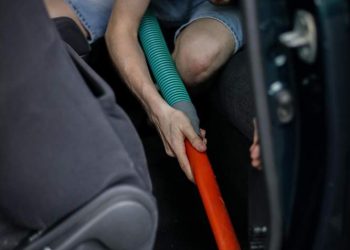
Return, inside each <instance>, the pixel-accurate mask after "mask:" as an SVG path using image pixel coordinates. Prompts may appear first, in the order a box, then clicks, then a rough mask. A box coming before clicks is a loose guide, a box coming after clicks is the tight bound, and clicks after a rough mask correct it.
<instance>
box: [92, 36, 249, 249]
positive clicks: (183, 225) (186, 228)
mask: <svg viewBox="0 0 350 250" xmlns="http://www.w3.org/2000/svg"><path fill="white" fill-rule="evenodd" d="M101 59H103V60H104V63H103V64H101V63H100V62H101ZM89 60H90V65H91V66H92V67H93V68H94V69H95V70H96V71H97V72H98V73H99V74H100V75H101V76H102V77H103V78H104V79H105V80H106V81H107V82H108V83H109V84H110V85H111V87H112V88H113V89H114V91H115V94H116V98H117V102H118V104H119V105H120V106H122V108H123V109H124V110H125V111H126V113H127V114H128V115H129V117H130V118H131V120H132V121H133V123H134V125H135V127H136V129H137V130H138V132H139V135H140V137H141V139H142V142H143V145H144V148H145V152H146V156H147V161H148V166H149V171H150V175H151V179H152V182H153V192H154V195H155V197H156V199H157V205H158V210H159V224H158V232H157V238H156V242H155V248H154V249H155V250H165V249H181V250H187V249H188V250H197V249H198V250H211V249H217V248H216V244H215V240H214V238H213V236H212V233H211V230H210V226H209V223H208V220H207V218H206V215H205V212H204V208H203V205H202V203H201V200H200V197H199V193H198V191H197V189H196V186H195V185H194V184H193V183H191V182H190V181H188V180H187V179H186V177H185V175H184V173H183V172H182V171H181V169H180V167H179V165H178V163H177V161H176V159H174V158H171V157H169V156H167V155H166V154H165V151H164V148H163V145H162V142H161V140H160V137H159V136H158V134H157V132H156V130H155V128H154V127H153V126H152V125H151V123H150V122H149V120H148V118H147V115H146V113H145V112H144V111H143V109H142V107H141V105H140V104H139V103H138V102H137V101H136V98H135V97H134V96H133V95H132V94H131V93H130V91H129V90H128V89H127V88H126V86H125V85H124V84H123V83H121V81H120V79H119V77H118V75H117V74H116V73H115V69H114V68H113V66H112V63H110V62H109V61H108V60H109V59H108V54H107V51H106V49H105V46H104V43H103V42H100V43H97V44H96V45H95V47H94V49H93V52H92V53H91V57H90V59H89ZM196 103H197V104H196V106H197V108H199V110H198V111H199V115H200V117H201V122H202V127H204V128H205V129H206V130H207V138H208V155H209V158H210V160H211V163H212V165H213V169H214V172H215V174H216V177H217V180H218V183H219V186H220V188H221V191H222V194H223V197H224V200H225V202H226V206H227V208H228V211H229V214H230V216H231V219H232V221H233V224H234V228H235V230H236V233H237V236H238V238H239V241H240V243H241V248H242V249H247V245H248V244H247V242H248V226H247V224H248V219H247V190H248V188H247V178H248V169H249V155H248V152H249V151H248V149H249V141H248V139H247V138H246V137H245V136H243V135H242V134H241V133H240V132H239V131H238V130H237V129H236V128H235V127H234V126H232V125H231V124H230V123H229V122H227V120H226V119H225V118H224V117H223V116H222V115H221V114H220V113H219V112H217V111H216V110H215V109H214V108H212V107H211V105H209V102H207V101H205V100H203V99H201V98H199V99H198V100H197V101H196Z"/></svg>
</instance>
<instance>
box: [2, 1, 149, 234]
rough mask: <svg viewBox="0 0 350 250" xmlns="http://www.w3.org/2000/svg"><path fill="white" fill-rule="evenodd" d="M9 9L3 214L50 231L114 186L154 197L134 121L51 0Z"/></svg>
mask: <svg viewBox="0 0 350 250" xmlns="http://www.w3.org/2000/svg"><path fill="white" fill-rule="evenodd" d="M0 10H1V15H0V41H1V42H0V57H1V60H0V82H1V84H0V120H1V122H0V138H1V140H0V214H1V215H2V216H3V217H5V218H8V220H9V221H10V222H11V223H14V224H17V225H19V226H22V227H26V228H29V229H33V230H40V229H44V228H47V227H49V226H51V225H52V224H53V223H55V222H57V221H59V220H61V219H62V218H64V217H65V216H67V215H68V214H70V213H72V212H74V211H75V210H76V209H78V208H79V207H80V206H82V205H84V204H86V203H87V202H89V201H90V200H91V199H92V198H94V197H95V196H96V195H98V194H99V193H101V192H102V191H103V190H105V189H106V188H108V187H110V186H112V185H118V184H119V183H123V184H129V185H133V186H135V187H138V188H140V189H143V190H145V191H148V192H149V193H150V195H151V182H150V178H149V174H148V170H147V165H146V160H145V155H144V151H143V148H142V144H141V142H140V139H139V137H138V135H137V134H136V131H135V129H134V127H133V126H132V124H131V122H130V120H129V119H128V117H127V116H126V115H125V113H124V112H123V111H122V110H121V108H120V107H119V106H117V105H116V103H115V97H114V94H113V93H112V91H111V89H110V88H109V87H108V85H107V84H106V83H105V82H104V81H103V80H102V79H101V78H100V77H98V76H97V75H96V74H95V73H94V72H93V71H92V70H91V69H90V68H89V66H87V65H86V64H85V63H84V61H83V60H82V59H80V58H79V57H78V56H77V55H76V54H75V52H73V51H72V50H71V49H68V50H67V46H66V44H65V43H64V42H63V41H62V40H61V39H60V37H59V35H58V33H57V30H56V28H55V26H54V25H53V23H52V21H51V20H50V19H49V17H48V15H47V13H46V9H45V7H44V6H43V3H42V1H39V0H32V1H24V2H23V1H20V0H12V1H0ZM33 13H34V14H33ZM68 51H69V53H68ZM72 58H73V60H72Z"/></svg>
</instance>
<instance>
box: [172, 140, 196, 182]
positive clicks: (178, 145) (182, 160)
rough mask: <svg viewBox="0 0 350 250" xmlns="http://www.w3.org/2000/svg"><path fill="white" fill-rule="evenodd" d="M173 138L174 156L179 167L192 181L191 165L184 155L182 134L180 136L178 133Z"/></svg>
mask: <svg viewBox="0 0 350 250" xmlns="http://www.w3.org/2000/svg"><path fill="white" fill-rule="evenodd" d="M174 138H176V139H174V140H173V142H172V146H173V151H174V153H175V155H176V158H177V160H178V161H179V164H180V167H181V168H182V170H183V171H184V172H185V174H186V176H187V178H188V179H189V180H191V181H192V182H193V181H194V180H193V175H192V170H191V166H190V163H189V161H188V158H187V156H186V149H185V143H184V138H183V136H181V134H179V135H178V136H176V137H174Z"/></svg>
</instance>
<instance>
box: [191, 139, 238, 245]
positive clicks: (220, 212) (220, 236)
mask: <svg viewBox="0 0 350 250" xmlns="http://www.w3.org/2000/svg"><path fill="white" fill-rule="evenodd" d="M185 146H186V153H187V157H188V159H189V162H190V164H191V168H192V173H193V177H194V180H195V182H196V185H197V187H198V190H199V193H200V196H201V198H202V201H203V204H204V208H205V211H206V213H207V216H208V219H209V223H210V226H211V229H212V231H213V234H214V238H215V241H216V244H217V246H218V249H219V250H240V246H239V243H238V240H237V237H236V234H235V231H234V229H233V226H232V224H231V220H230V217H229V215H228V213H227V210H226V207H225V203H224V200H223V198H222V196H221V193H220V190H219V186H218V184H217V182H216V179H215V175H214V172H213V170H212V167H211V165H210V162H209V159H208V156H207V154H206V153H201V152H198V151H197V150H196V149H195V148H194V147H193V146H192V145H191V143H190V142H189V141H187V140H186V141H185Z"/></svg>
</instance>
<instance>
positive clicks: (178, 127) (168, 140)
mask: <svg viewBox="0 0 350 250" xmlns="http://www.w3.org/2000/svg"><path fill="white" fill-rule="evenodd" d="M150 117H151V119H152V121H153V123H154V124H155V125H156V127H157V129H158V132H159V134H160V136H161V138H162V141H163V144H164V147H165V151H166V153H167V154H168V155H169V156H171V157H176V158H177V160H178V161H179V164H180V166H181V168H182V170H183V171H184V172H185V174H186V176H187V178H188V179H190V180H191V181H194V180H193V175H192V171H191V167H190V163H189V161H188V158H187V156H186V150H185V144H184V140H185V139H187V140H189V141H190V143H191V144H192V146H193V147H194V148H196V149H197V150H198V151H200V152H204V151H205V150H206V149H207V147H206V142H207V141H206V139H205V131H204V130H201V137H202V138H201V137H200V136H199V135H197V134H196V132H195V131H194V129H193V128H192V125H191V122H190V120H189V119H188V118H187V117H186V115H185V114H184V113H182V112H181V111H178V110H176V109H174V108H172V107H170V106H168V105H167V106H164V107H163V108H162V110H161V112H158V114H157V115H150Z"/></svg>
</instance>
